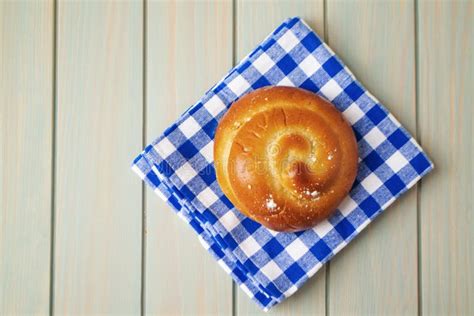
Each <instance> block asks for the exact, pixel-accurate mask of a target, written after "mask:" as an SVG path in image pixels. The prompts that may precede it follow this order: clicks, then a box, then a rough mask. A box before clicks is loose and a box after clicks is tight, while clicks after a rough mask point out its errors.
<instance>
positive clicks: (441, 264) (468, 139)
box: [418, 1, 474, 315]
mask: <svg viewBox="0 0 474 316" xmlns="http://www.w3.org/2000/svg"><path fill="white" fill-rule="evenodd" d="M473 11H474V8H473V2H472V1H452V2H447V1H446V2H445V1H438V2H431V1H420V3H419V4H418V21H419V24H418V25H419V28H418V30H419V33H418V43H419V58H418V60H419V68H418V69H419V77H418V78H419V85H418V87H419V130H420V137H421V143H422V145H423V147H424V148H425V149H426V150H427V151H428V153H429V154H430V155H431V157H432V158H433V160H434V163H435V168H436V169H435V171H434V172H433V174H432V176H430V177H428V178H427V179H426V181H423V183H422V186H421V196H420V219H421V224H420V228H421V236H420V237H421V267H422V269H421V271H422V272H421V302H422V312H423V314H425V315H456V314H457V315H473V314H474V273H473V269H472V268H473V266H474V247H473V245H474V229H473V227H474V220H473V219H474V217H473V202H474V201H473V196H474V190H473V182H474V168H473V167H474V166H473V163H472V160H473V158H472V157H473V156H474V143H473V137H474V130H473V128H472V120H473V119H474V109H473V103H472V102H473V100H474V92H473V87H474V75H473V74H474V66H473V60H474V53H473V52H474V12H473Z"/></svg>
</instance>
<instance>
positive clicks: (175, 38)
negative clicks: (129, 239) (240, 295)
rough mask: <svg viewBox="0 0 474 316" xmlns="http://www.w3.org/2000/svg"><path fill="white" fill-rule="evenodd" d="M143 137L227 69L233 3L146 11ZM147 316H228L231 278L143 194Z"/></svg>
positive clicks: (152, 6)
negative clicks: (145, 76) (145, 78)
mask: <svg viewBox="0 0 474 316" xmlns="http://www.w3.org/2000/svg"><path fill="white" fill-rule="evenodd" d="M147 20H148V23H147V89H146V90H147V94H146V98H147V123H146V126H147V131H146V132H147V133H146V134H147V137H146V138H147V139H146V142H147V143H149V142H151V141H152V140H153V139H154V137H157V136H158V135H160V134H161V133H162V132H163V131H164V129H165V128H167V127H168V126H169V125H171V123H172V122H173V121H175V120H176V118H177V117H178V116H179V115H180V114H181V113H182V112H184V110H185V109H187V108H188V107H189V106H190V105H192V104H193V103H195V102H196V101H197V100H198V99H199V98H200V97H202V96H203V95H204V93H205V91H206V90H208V89H209V88H210V87H211V86H212V85H214V83H216V82H217V81H218V80H219V79H220V78H221V77H222V76H223V75H224V74H225V72H226V71H227V70H228V69H230V68H231V66H232V2H231V1H202V2H197V1H177V2H174V1H158V2H149V4H148V8H147ZM146 210H147V235H146V236H147V241H146V290H145V293H146V304H145V311H146V313H147V314H150V315H230V314H231V313H232V281H231V278H230V277H229V276H228V275H227V274H226V273H225V272H224V271H223V270H222V269H221V268H220V267H219V266H218V265H217V264H216V262H215V261H214V259H213V258H212V256H211V255H210V254H209V253H207V251H206V250H204V248H203V247H202V246H201V244H200V243H199V242H198V239H197V237H196V234H195V233H194V231H193V230H192V229H191V227H188V225H187V224H186V223H185V222H183V221H182V220H181V219H179V218H178V217H177V216H176V214H175V213H174V212H173V211H172V210H171V208H170V207H169V206H168V205H167V204H166V203H164V202H163V201H162V200H161V199H160V198H159V197H158V196H156V195H155V194H154V193H153V192H151V191H150V190H147V191H146Z"/></svg>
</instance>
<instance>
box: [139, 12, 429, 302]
mask: <svg viewBox="0 0 474 316" xmlns="http://www.w3.org/2000/svg"><path fill="white" fill-rule="evenodd" d="M267 85H285V86H296V87H301V88H304V89H307V90H309V91H313V92H315V93H317V94H319V95H321V96H323V97H325V98H326V99H328V100H329V101H331V102H332V104H334V106H336V108H337V109H338V110H339V111H341V112H342V113H343V115H344V117H345V118H346V120H347V121H348V122H350V124H351V125H352V128H353V130H354V132H355V135H356V138H357V141H358V147H359V156H360V159H359V161H360V162H359V170H358V174H357V178H356V182H355V184H354V186H353V188H352V190H351V192H350V194H349V196H348V197H347V198H346V199H345V200H344V201H343V202H342V204H341V205H340V206H339V208H338V210H337V211H336V212H335V214H334V215H333V216H331V217H330V218H329V219H327V220H325V221H323V222H321V223H320V224H318V225H317V226H316V227H314V228H313V229H310V230H306V231H303V232H298V233H278V232H274V231H271V230H269V229H267V228H265V227H263V226H261V225H260V224H258V223H256V222H254V221H252V220H251V219H249V218H247V217H245V216H244V215H242V214H241V213H240V212H239V211H238V210H236V209H235V208H234V206H233V205H232V203H231V202H230V201H229V200H228V199H227V198H226V197H225V196H224V194H223V193H222V191H221V189H220V188H219V185H218V183H217V182H216V175H215V171H214V166H213V138H214V132H215V129H216V126H217V124H218V122H219V120H220V119H221V118H222V116H223V115H224V113H225V112H226V110H227V109H228V108H229V106H230V105H231V104H232V102H234V101H235V100H236V99H238V98H239V97H240V96H242V95H243V94H246V93H248V92H250V91H252V90H254V89H257V88H260V87H263V86H267ZM132 168H133V170H134V171H135V172H136V173H137V174H138V175H139V176H140V177H141V178H142V179H143V180H144V181H145V182H146V183H147V184H148V185H149V186H150V187H151V188H152V189H153V190H154V191H155V192H156V194H158V195H159V196H160V197H162V198H163V199H164V200H166V201H167V202H168V203H169V204H170V205H171V206H172V207H173V208H174V209H175V211H176V213H177V214H178V215H179V216H180V217H181V218H183V219H184V220H185V221H186V222H188V223H189V224H190V225H191V227H192V228H193V229H194V230H195V231H196V233H197V234H198V235H199V240H200V241H201V243H202V244H203V245H204V247H205V248H206V249H207V250H208V251H209V252H210V253H211V254H212V255H213V256H214V257H215V259H216V260H217V262H218V263H219V265H220V266H221V267H222V268H223V269H224V270H225V271H226V272H227V273H228V274H230V275H231V276H232V278H233V279H234V281H235V282H236V283H237V284H238V285H239V286H240V288H241V289H242V290H243V291H244V292H245V293H246V294H247V295H249V296H250V297H251V298H252V299H253V300H254V301H256V302H257V303H258V304H259V305H260V306H261V307H262V308H263V309H265V310H268V309H269V308H270V307H272V306H273V305H275V304H278V303H279V302H281V301H283V300H284V299H285V298H287V297H289V296H290V295H292V294H293V293H295V292H296V291H297V290H298V289H299V288H300V287H301V286H302V285H303V284H304V283H305V282H306V281H307V280H308V279H309V278H310V277H312V276H313V275H314V274H315V273H316V271H318V270H319V269H320V268H321V267H322V265H323V264H324V263H325V262H327V261H328V260H329V259H331V258H332V257H333V256H334V255H335V254H336V253H338V252H339V251H340V250H341V249H342V248H344V247H345V246H346V245H347V244H348V243H349V242H350V241H351V240H352V239H353V238H354V237H355V236H357V235H358V234H359V233H360V232H361V231H362V230H363V229H364V228H365V227H366V226H367V225H368V224H369V223H370V222H371V221H372V220H373V219H374V218H375V217H376V216H377V215H378V214H380V213H381V212H382V211H383V210H384V209H386V208H387V207H388V206H389V205H390V204H391V203H392V202H393V201H395V199H396V198H397V197H399V196H400V195H401V194H402V193H404V192H405V191H407V190H408V189H409V188H410V187H412V186H413V185H414V184H415V183H416V182H417V181H418V180H419V179H420V178H421V177H422V176H423V175H425V174H426V173H428V172H429V171H430V170H431V169H432V168H433V164H432V163H431V161H430V160H429V159H428V157H427V156H426V155H425V153H424V152H423V150H422V149H421V147H420V146H419V145H418V144H417V143H416V141H415V140H414V139H413V137H412V136H411V135H410V134H409V133H408V132H407V131H406V130H405V128H403V127H402V126H401V125H400V123H399V122H398V121H397V120H396V119H395V118H394V117H393V116H392V115H391V114H390V113H389V112H388V111H387V109H385V107H384V106H382V105H381V104H380V103H379V101H378V100H377V99H376V98H375V97H374V96H373V95H371V94H370V93H369V92H368V91H367V90H366V89H365V88H364V87H363V86H362V84H361V83H360V82H358V81H357V80H356V78H355V77H354V75H353V74H352V73H351V72H350V71H349V69H347V67H346V66H345V65H344V63H343V62H342V61H341V60H340V59H339V58H338V57H337V56H336V55H335V54H334V52H333V51H332V50H331V49H330V48H329V47H328V46H327V45H326V44H325V43H323V42H322V41H321V39H320V38H319V37H318V36H317V35H316V34H315V32H314V31H312V30H311V29H310V28H309V27H308V25H307V24H305V22H304V21H302V20H301V19H300V18H291V19H288V20H286V21H285V22H284V23H283V24H282V25H280V26H279V27H278V28H277V29H276V30H275V31H274V32H273V33H272V34H270V36H268V37H267V38H266V39H265V40H264V41H263V42H262V43H261V44H260V45H259V46H258V47H257V48H256V49H255V50H254V51H253V52H252V53H251V54H250V55H248V56H247V57H246V58H244V59H243V60H242V61H241V62H240V63H239V64H238V65H237V66H236V67H235V68H233V69H232V70H231V71H230V72H229V73H228V74H227V75H226V76H225V77H224V79H222V80H221V81H220V82H219V83H217V84H216V85H215V86H214V87H213V88H211V89H210V90H209V91H208V92H207V93H206V94H205V95H204V97H203V98H202V99H201V100H199V101H198V102H197V103H196V104H194V105H193V106H192V107H190V108H189V109H188V110H187V111H186V112H185V113H184V114H183V115H182V116H181V117H180V118H179V119H178V120H177V121H176V122H175V123H174V124H173V125H171V126H170V127H169V128H168V129H166V131H165V132H164V134H163V135H161V136H160V137H158V138H157V139H156V140H155V141H154V142H153V143H152V144H150V145H149V146H147V147H146V148H145V150H144V151H143V152H142V153H141V154H140V155H139V156H138V157H137V158H136V159H135V161H134V162H133V167H132Z"/></svg>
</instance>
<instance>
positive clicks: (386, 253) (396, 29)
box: [326, 1, 418, 315]
mask: <svg viewBox="0 0 474 316" xmlns="http://www.w3.org/2000/svg"><path fill="white" fill-rule="evenodd" d="M326 25H327V34H328V41H329V45H330V46H331V47H332V48H333V49H334V50H335V51H336V53H338V54H339V56H340V57H341V59H342V60H344V62H345V63H346V64H347V65H348V67H349V68H350V69H351V70H352V72H353V73H354V74H355V76H356V77H357V78H358V79H359V80H360V81H361V82H362V83H363V84H364V85H365V86H366V87H367V89H368V90H369V91H371V92H372V93H373V94H374V95H375V97H377V98H378V99H379V100H380V102H382V104H384V105H385V106H386V107H387V108H388V109H389V111H390V112H392V113H393V114H394V116H395V117H397V118H398V119H399V120H400V122H402V124H403V125H404V126H405V127H407V128H408V130H409V131H410V132H411V133H415V132H416V101H415V95H416V94H415V93H416V91H415V90H416V88H415V33H414V31H415V27H414V3H413V2H411V1H358V2H357V3H356V2H350V1H336V2H333V1H330V2H328V8H327V24H326ZM416 198H417V197H416V189H412V190H411V191H410V192H408V193H407V194H405V195H404V196H402V197H401V198H400V199H399V200H398V201H397V202H396V203H395V204H394V205H392V206H390V207H389V208H388V209H387V210H386V211H385V213H384V214H382V215H380V217H379V218H378V219H377V220H376V221H375V222H374V223H372V224H370V225H369V226H368V227H367V228H366V231H364V232H363V233H361V235H360V236H358V237H357V238H356V240H354V241H353V243H352V244H350V245H349V246H348V247H347V248H346V249H345V250H344V251H342V253H340V254H339V255H338V256H336V258H334V259H333V260H332V261H331V264H330V271H329V292H328V293H327V295H329V299H328V301H329V306H328V307H327V308H328V309H329V314H330V315H344V314H351V315H387V314H392V315H414V314H417V312H418V299H417V224H416V223H417V203H416Z"/></svg>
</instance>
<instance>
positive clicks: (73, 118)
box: [54, 1, 143, 315]
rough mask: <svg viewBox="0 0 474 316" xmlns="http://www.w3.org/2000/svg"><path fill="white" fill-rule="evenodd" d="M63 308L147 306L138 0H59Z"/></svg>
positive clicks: (58, 292) (58, 284)
mask: <svg viewBox="0 0 474 316" xmlns="http://www.w3.org/2000/svg"><path fill="white" fill-rule="evenodd" d="M57 10H58V22H57V23H58V24H57V27H58V31H57V32H58V33H57V34H58V35H57V41H58V52H57V129H56V132H57V135H56V138H57V153H56V161H57V172H56V224H55V225H56V226H55V228H56V246H55V266H54V268H55V271H54V272H55V284H54V294H55V295H54V312H55V314H57V315H70V314H82V315H85V314H96V315H97V314H115V315H118V314H122V315H125V314H128V315H130V314H138V313H140V284H141V233H142V225H141V223H142V214H141V187H140V185H139V184H137V181H136V178H135V175H134V174H133V172H132V171H131V170H130V164H131V160H132V159H133V157H132V156H131V155H132V154H133V153H136V152H139V151H140V150H141V147H142V132H141V131H142V106H143V100H142V64H143V62H142V47H143V43H142V38H143V34H142V27H143V20H142V17H143V8H142V3H141V2H138V1H127V2H115V1H103V2H99V1H94V2H85V1H81V2H76V1H74V2H69V1H64V2H62V1H61V2H59V7H58V9H57Z"/></svg>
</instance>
